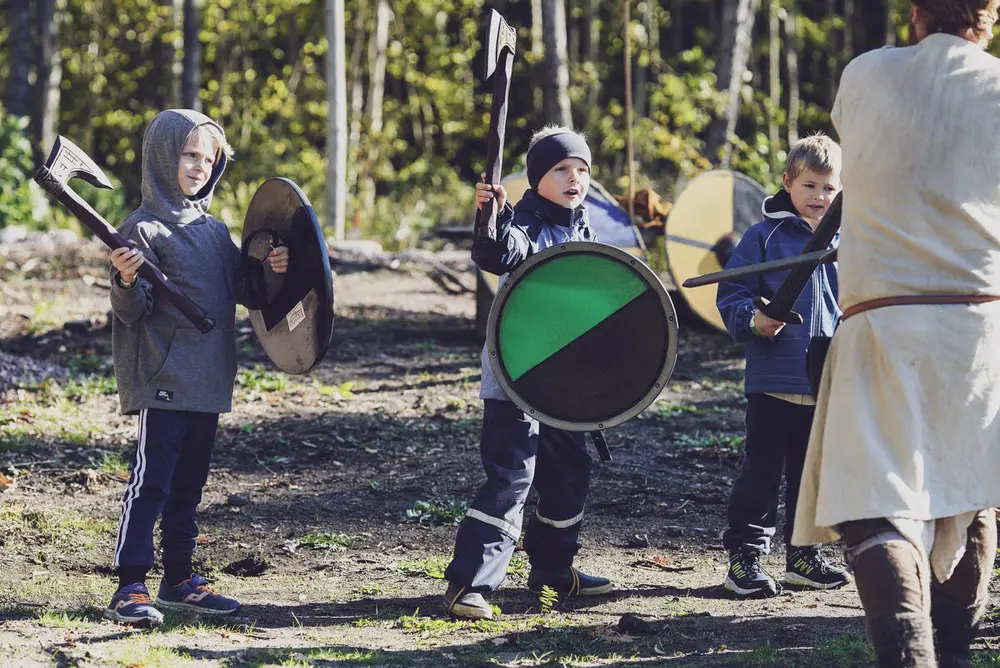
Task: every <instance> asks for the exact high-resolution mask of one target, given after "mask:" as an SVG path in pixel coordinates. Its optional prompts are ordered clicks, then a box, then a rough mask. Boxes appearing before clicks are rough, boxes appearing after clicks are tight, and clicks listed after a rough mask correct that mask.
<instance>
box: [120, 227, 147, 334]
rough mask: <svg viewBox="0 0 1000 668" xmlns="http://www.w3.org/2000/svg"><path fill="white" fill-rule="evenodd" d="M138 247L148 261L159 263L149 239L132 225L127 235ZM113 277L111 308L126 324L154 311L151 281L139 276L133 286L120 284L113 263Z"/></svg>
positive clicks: (137, 320)
mask: <svg viewBox="0 0 1000 668" xmlns="http://www.w3.org/2000/svg"><path fill="white" fill-rule="evenodd" d="M126 238H127V239H129V241H132V242H133V243H134V244H135V246H136V248H138V249H139V250H141V251H142V254H143V255H144V256H146V262H149V263H151V264H153V265H158V264H159V261H158V260H157V257H156V253H155V252H154V251H153V249H152V247H150V245H149V242H148V240H147V239H146V238H145V237H144V236H143V235H142V234H141V233H140V232H139V229H138V226H134V227H132V229H131V231H130V233H129V235H128V236H127V237H126ZM109 273H110V277H111V310H112V311H113V312H114V314H115V316H116V317H117V318H118V319H119V320H121V321H122V322H124V323H125V324H126V325H135V324H136V323H138V322H140V321H141V320H142V319H143V318H145V317H146V316H148V315H149V314H150V313H152V312H153V286H152V284H151V283H149V281H147V280H146V279H144V278H141V277H139V278H138V280H137V281H136V284H135V285H133V286H132V287H131V288H123V287H121V285H119V283H118V281H119V279H120V274H119V272H118V270H117V269H115V268H114V266H113V265H112V266H111V268H110V272H109Z"/></svg>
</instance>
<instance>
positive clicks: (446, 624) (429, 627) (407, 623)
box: [395, 607, 579, 665]
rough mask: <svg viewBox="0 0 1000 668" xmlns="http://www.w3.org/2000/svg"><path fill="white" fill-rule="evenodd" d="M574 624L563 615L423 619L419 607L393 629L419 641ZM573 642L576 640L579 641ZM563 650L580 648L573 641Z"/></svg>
mask: <svg viewBox="0 0 1000 668" xmlns="http://www.w3.org/2000/svg"><path fill="white" fill-rule="evenodd" d="M493 612H494V614H496V613H497V612H498V609H497V608H495V607H494V610H493ZM576 622H577V620H574V619H572V618H571V617H568V616H562V615H533V616H531V617H524V618H504V617H494V618H493V619H477V620H476V621H463V620H456V619H450V618H447V617H438V616H434V617H428V616H422V615H421V614H420V609H419V608H418V609H417V610H415V611H414V612H413V614H412V615H402V616H401V617H399V618H398V619H397V620H396V622H395V626H396V627H397V628H401V629H403V630H405V631H411V632H413V633H416V634H418V635H420V637H422V638H429V637H433V636H438V635H441V634H442V633H450V632H453V631H458V630H462V629H464V630H467V631H473V632H475V633H488V634H493V635H505V634H510V633H524V632H526V631H530V630H539V629H566V628H569V627H571V626H573V624H575V623H576ZM575 640H579V638H576V639H575ZM566 647H567V649H579V645H578V644H577V643H576V642H573V643H568V644H567V645H566ZM555 665H559V664H555Z"/></svg>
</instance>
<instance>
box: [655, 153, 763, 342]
mask: <svg viewBox="0 0 1000 668" xmlns="http://www.w3.org/2000/svg"><path fill="white" fill-rule="evenodd" d="M765 197H766V193H765V192H764V188H763V187H761V185H760V184H759V183H757V182H756V181H754V180H753V179H751V178H749V177H747V176H744V175H743V174H740V173H738V172H730V171H726V170H713V171H710V172H705V173H703V174H699V175H698V176H697V177H695V178H694V179H692V180H691V181H690V182H689V183H688V184H687V185H686V186H685V187H684V189H683V190H682V191H681V193H680V195H679V196H678V197H677V200H676V201H675V202H674V206H673V208H672V209H671V210H670V216H669V218H667V229H666V244H667V248H666V251H667V265H668V269H669V271H670V276H671V278H672V279H673V281H674V285H676V286H678V289H679V290H680V293H681V296H682V297H684V300H685V301H686V302H687V303H688V306H689V307H691V310H692V311H694V312H695V314H697V315H698V317H699V318H701V319H702V320H704V321H705V322H707V323H709V324H710V325H712V326H713V327H716V328H717V329H721V330H725V329H726V326H725V323H723V322H722V316H720V315H719V309H718V308H717V307H716V305H715V298H716V295H717V293H718V288H717V286H714V285H707V286H702V287H700V288H685V287H683V286H682V284H683V283H684V281H686V280H687V279H689V278H693V277H695V276H701V275H702V274H708V273H710V272H714V271H719V270H721V269H722V268H723V267H724V266H725V264H726V262H728V261H729V258H730V257H731V256H732V253H733V249H734V248H736V244H737V243H739V241H740V238H742V236H743V233H744V232H746V231H747V230H748V229H750V226H751V225H753V224H755V223H757V222H759V221H760V220H763V214H762V213H761V209H760V207H761V204H763V202H764V198H765Z"/></svg>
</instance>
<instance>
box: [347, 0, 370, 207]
mask: <svg viewBox="0 0 1000 668" xmlns="http://www.w3.org/2000/svg"><path fill="white" fill-rule="evenodd" d="M367 21H368V3H367V2H358V3H357V9H356V10H355V14H354V26H353V32H354V36H353V38H352V39H351V64H350V76H349V77H348V78H349V79H350V81H351V88H350V98H349V99H350V102H349V105H348V106H349V107H350V110H351V113H350V134H349V135H348V140H347V146H348V152H349V154H350V155H351V160H350V164H351V165H352V166H351V167H349V168H348V174H347V191H348V192H353V191H354V188H355V186H356V184H357V180H358V167H357V165H358V163H359V159H360V156H361V125H362V122H363V120H364V119H363V114H364V105H365V96H364V70H363V69H362V67H361V52H362V50H363V46H364V37H365V23H366V22H367Z"/></svg>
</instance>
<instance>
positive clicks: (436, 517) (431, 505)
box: [406, 499, 469, 526]
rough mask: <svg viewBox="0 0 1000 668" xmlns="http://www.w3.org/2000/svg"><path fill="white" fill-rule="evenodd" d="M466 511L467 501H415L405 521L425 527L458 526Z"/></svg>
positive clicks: (407, 512)
mask: <svg viewBox="0 0 1000 668" xmlns="http://www.w3.org/2000/svg"><path fill="white" fill-rule="evenodd" d="M468 509H469V503H468V501H464V500H462V499H433V500H430V501H417V502H416V503H415V504H414V505H413V507H412V508H409V509H408V510H407V511H406V519H408V520H411V521H413V522H417V523H419V524H423V525H425V526H429V525H442V524H458V523H459V522H461V521H462V518H463V517H465V511H467V510H468Z"/></svg>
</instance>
